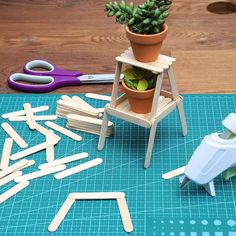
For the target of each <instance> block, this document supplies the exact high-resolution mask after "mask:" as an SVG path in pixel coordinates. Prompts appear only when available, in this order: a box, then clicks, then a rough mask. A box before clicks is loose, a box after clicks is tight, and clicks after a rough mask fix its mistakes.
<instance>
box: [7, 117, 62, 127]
mask: <svg viewBox="0 0 236 236" xmlns="http://www.w3.org/2000/svg"><path fill="white" fill-rule="evenodd" d="M56 119H57V116H56V115H44V116H34V120H36V121H43V120H56ZM9 121H27V117H26V116H13V117H10V118H9ZM36 129H37V128H36Z"/></svg>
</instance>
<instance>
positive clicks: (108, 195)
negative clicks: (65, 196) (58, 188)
mask: <svg viewBox="0 0 236 236" xmlns="http://www.w3.org/2000/svg"><path fill="white" fill-rule="evenodd" d="M124 197H125V193H123V192H91V193H70V194H69V198H71V199H74V200H106V199H107V200H109V199H110V200H112V199H117V198H124Z"/></svg>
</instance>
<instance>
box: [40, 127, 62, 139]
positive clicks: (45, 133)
mask: <svg viewBox="0 0 236 236" xmlns="http://www.w3.org/2000/svg"><path fill="white" fill-rule="evenodd" d="M36 130H37V131H38V132H39V133H41V134H42V135H44V136H46V135H47V132H48V131H49V129H46V128H45V127H43V126H42V125H40V124H38V125H37V128H36ZM54 138H56V139H58V140H60V139H61V138H60V137H59V136H58V135H56V134H54Z"/></svg>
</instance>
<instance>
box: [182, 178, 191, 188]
mask: <svg viewBox="0 0 236 236" xmlns="http://www.w3.org/2000/svg"><path fill="white" fill-rule="evenodd" d="M189 181H190V179H189V178H188V177H187V176H184V178H183V180H182V182H181V184H180V188H183V187H184V186H185V185H186V184H187V183H188V182H189Z"/></svg>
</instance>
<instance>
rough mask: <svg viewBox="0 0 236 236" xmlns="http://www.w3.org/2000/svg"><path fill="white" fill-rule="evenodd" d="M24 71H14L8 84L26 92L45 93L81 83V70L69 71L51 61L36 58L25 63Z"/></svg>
mask: <svg viewBox="0 0 236 236" xmlns="http://www.w3.org/2000/svg"><path fill="white" fill-rule="evenodd" d="M34 68H42V69H45V71H36V70H33V69H34ZM23 71H24V73H14V74H12V75H10V76H9V77H8V85H9V86H10V87H11V88H13V89H15V90H20V91H24V92H34V93H45V92H50V91H53V90H55V89H57V88H59V87H63V86H69V85H80V83H81V81H80V79H79V77H80V76H82V75H83V73H81V72H76V71H68V70H63V69H60V68H58V67H56V66H54V65H52V64H51V63H49V62H47V61H43V60H34V61H30V62H28V63H26V64H25V66H24V68H23ZM19 81H23V82H33V83H37V84H36V85H32V84H23V83H20V82H19Z"/></svg>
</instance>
